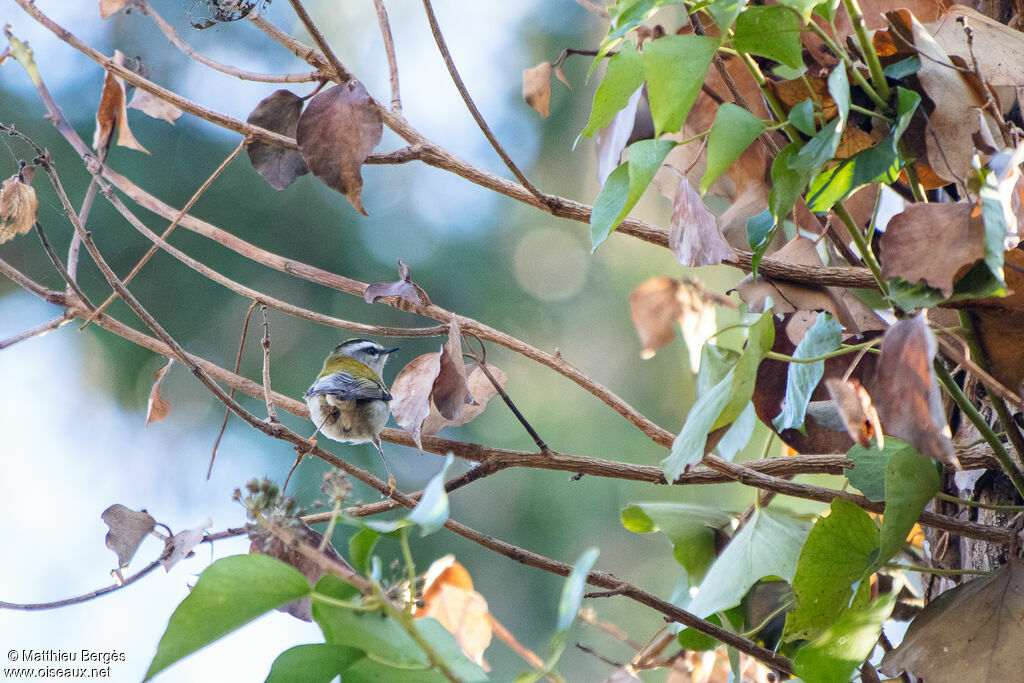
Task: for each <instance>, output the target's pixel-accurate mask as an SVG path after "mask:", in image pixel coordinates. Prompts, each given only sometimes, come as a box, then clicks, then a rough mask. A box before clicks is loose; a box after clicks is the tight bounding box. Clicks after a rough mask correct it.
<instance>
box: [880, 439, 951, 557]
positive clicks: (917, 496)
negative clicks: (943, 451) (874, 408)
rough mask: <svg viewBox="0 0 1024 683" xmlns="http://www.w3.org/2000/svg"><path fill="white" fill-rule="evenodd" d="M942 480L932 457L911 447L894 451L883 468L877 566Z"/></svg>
mask: <svg viewBox="0 0 1024 683" xmlns="http://www.w3.org/2000/svg"><path fill="white" fill-rule="evenodd" d="M941 483H942V480H941V477H940V476H939V470H938V466H937V465H936V463H935V461H934V460H931V459H930V458H926V457H924V456H923V455H921V454H920V453H918V452H917V451H916V450H914V448H913V447H912V446H907V447H906V448H904V449H903V450H901V451H899V452H897V453H896V454H895V455H893V456H892V458H891V459H890V460H889V467H887V468H886V471H885V513H884V514H883V515H882V533H881V536H880V542H881V554H880V555H879V558H878V565H879V566H881V564H882V563H883V562H888V561H889V558H891V557H892V556H893V555H895V554H896V553H897V552H899V551H900V550H901V549H902V548H903V545H904V544H905V543H906V541H907V534H909V533H910V530H911V529H912V528H913V527H914V524H915V523H916V522H917V518H918V517H920V516H921V512H922V511H923V510H924V506H925V505H927V504H928V501H930V500H931V499H932V498H933V497H934V496H935V494H936V493H938V491H939V486H940V485H941Z"/></svg>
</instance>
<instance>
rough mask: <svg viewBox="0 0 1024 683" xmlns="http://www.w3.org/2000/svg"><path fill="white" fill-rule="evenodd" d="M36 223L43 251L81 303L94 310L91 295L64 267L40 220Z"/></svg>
mask: <svg viewBox="0 0 1024 683" xmlns="http://www.w3.org/2000/svg"><path fill="white" fill-rule="evenodd" d="M35 225H36V233H37V234H38V235H39V241H40V242H42V243H43V251H45V252H46V256H47V257H48V258H49V259H50V263H52V264H53V267H54V268H56V270H57V272H58V273H60V276H61V277H62V278H63V279H64V282H65V284H67V286H68V288H69V289H70V290H71V291H72V292H74V294H75V296H76V297H78V300H79V301H80V302H81V305H82V306H85V307H86V308H88V309H89V310H90V311H91V310H93V306H92V303H91V302H90V301H89V297H87V296H86V295H85V292H83V291H82V289H81V287H79V286H78V283H77V282H75V280H74V278H72V277H71V274H70V273H69V272H68V271H67V270H66V269H65V268H64V264H63V263H61V262H60V258H59V257H58V256H57V252H55V251H54V250H53V247H51V246H50V241H49V240H48V239H46V233H44V232H43V226H42V224H41V223H40V222H39V221H36V223H35Z"/></svg>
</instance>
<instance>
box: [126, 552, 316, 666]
mask: <svg viewBox="0 0 1024 683" xmlns="http://www.w3.org/2000/svg"><path fill="white" fill-rule="evenodd" d="M311 590H312V589H311V588H310V586H309V582H308V581H307V580H306V578H305V577H304V576H303V575H302V574H300V573H299V572H297V571H296V570H295V569H294V568H293V567H290V566H288V565H287V564H285V563H284V562H281V561H280V560H277V559H275V558H273V557H268V556H266V555H255V554H254V555H233V556H231V557H225V558H223V559H220V560H217V561H216V562H214V563H213V564H211V565H210V566H209V567H207V568H206V569H205V570H203V573H202V574H200V575H199V581H197V582H196V586H195V588H193V589H192V592H191V593H189V594H188V597H186V598H185V599H184V600H182V601H181V604H180V605H178V607H177V608H176V609H175V610H174V613H173V614H172V615H171V619H170V621H169V622H168V623H167V630H165V631H164V634H163V636H162V637H161V638H160V644H159V646H157V651H156V656H154V657H153V662H152V663H151V664H150V665H149V670H148V671H147V672H146V678H145V680H147V681H148V680H150V679H151V678H153V676H155V675H157V674H158V673H160V672H161V671H163V670H164V669H166V668H167V667H169V666H170V665H171V664H174V663H175V662H177V661H178V660H180V659H182V658H183V657H186V656H188V655H190V654H192V653H193V652H195V651H196V650H200V649H202V648H204V647H206V646H207V645H209V644H210V643H212V642H214V641H215V640H218V639H220V638H223V637H224V636H226V635H227V634H229V633H231V632H232V631H235V630H237V629H239V628H241V627H242V626H244V625H245V624H248V623H249V622H250V621H252V620H253V619H255V618H256V617H258V616H261V615H263V614H266V613H267V612H269V611H271V610H272V609H274V608H276V607H280V606H281V605H283V604H285V603H286V602H289V601H291V600H295V599H296V598H301V597H304V596H306V595H309V594H310V592H311Z"/></svg>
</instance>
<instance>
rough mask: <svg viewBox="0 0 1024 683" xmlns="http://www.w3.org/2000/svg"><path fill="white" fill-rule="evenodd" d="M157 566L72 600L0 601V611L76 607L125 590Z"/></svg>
mask: <svg viewBox="0 0 1024 683" xmlns="http://www.w3.org/2000/svg"><path fill="white" fill-rule="evenodd" d="M159 566H160V561H159V560H157V561H155V562H151V563H149V564H147V565H146V566H145V567H143V568H142V569H140V570H139V571H138V572H136V573H135V574H133V575H131V576H129V577H128V578H127V579H125V580H124V581H123V582H121V583H116V584H114V585H113V586H107V587H106V588H100V589H98V590H94V591H92V592H90V593H86V594H85V595H79V596H76V597H74V598H66V599H64V600H56V601H54V602H36V603H16V602H3V601H0V609H13V610H24V611H36V610H44V609H58V608H60V607H67V606H68V605H77V604H79V603H83V602H87V601H89V600H92V599H94V598H98V597H101V596H103V595H107V594H108V593H113V592H114V591H119V590H121V589H122V588H125V587H126V586H129V585H131V584H133V583H135V582H136V581H138V580H139V579H141V578H142V577H143V576H145V575H146V574H149V573H150V572H151V571H153V570H154V569H156V568H157V567H159Z"/></svg>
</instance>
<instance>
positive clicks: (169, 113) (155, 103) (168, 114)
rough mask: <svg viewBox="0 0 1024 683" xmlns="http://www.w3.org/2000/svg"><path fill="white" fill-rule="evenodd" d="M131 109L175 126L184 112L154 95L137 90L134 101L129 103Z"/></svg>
mask: <svg viewBox="0 0 1024 683" xmlns="http://www.w3.org/2000/svg"><path fill="white" fill-rule="evenodd" d="M128 108H129V109H138V110H139V111H141V112H142V113H144V114H146V115H147V116H151V117H152V118H154V119H161V120H163V121H166V122H167V123H169V124H171V125H172V126H173V125H174V122H175V121H177V120H178V118H179V117H181V114H182V111H181V110H180V109H178V108H177V107H175V106H174V105H173V104H171V103H170V102H168V101H167V100H162V99H160V98H159V97H157V96H156V95H154V94H153V93H151V92H149V91H146V90H142V89H141V88H136V89H135V92H133V93H132V99H131V101H130V102H128Z"/></svg>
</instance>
